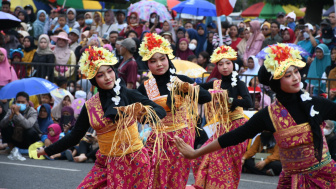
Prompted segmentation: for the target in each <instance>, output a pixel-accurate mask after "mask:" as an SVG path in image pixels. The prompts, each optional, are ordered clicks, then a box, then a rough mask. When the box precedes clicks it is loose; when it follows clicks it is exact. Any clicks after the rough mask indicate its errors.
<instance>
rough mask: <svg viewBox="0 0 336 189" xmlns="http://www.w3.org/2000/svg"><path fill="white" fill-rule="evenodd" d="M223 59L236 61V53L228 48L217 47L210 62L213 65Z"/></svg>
mask: <svg viewBox="0 0 336 189" xmlns="http://www.w3.org/2000/svg"><path fill="white" fill-rule="evenodd" d="M223 58H225V59H229V60H237V52H236V51H235V50H234V49H233V48H232V47H230V46H225V45H223V46H220V47H217V48H216V49H215V50H214V52H213V53H212V55H211V58H210V62H211V63H213V64H215V63H217V62H219V61H220V60H222V59H223Z"/></svg>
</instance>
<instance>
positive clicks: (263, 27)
mask: <svg viewBox="0 0 336 189" xmlns="http://www.w3.org/2000/svg"><path fill="white" fill-rule="evenodd" d="M261 31H262V33H263V35H264V37H265V40H266V39H267V38H269V37H270V35H271V24H270V23H269V22H267V21H265V22H264V23H263V24H262V25H261Z"/></svg>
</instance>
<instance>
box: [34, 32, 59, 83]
mask: <svg viewBox="0 0 336 189" xmlns="http://www.w3.org/2000/svg"><path fill="white" fill-rule="evenodd" d="M37 43H38V47H37V50H36V52H35V54H34V57H33V62H34V63H41V64H40V65H35V66H34V69H35V70H36V72H35V74H34V75H33V76H34V77H40V78H43V79H48V80H49V81H53V79H54V66H53V65H47V64H55V55H54V53H53V51H52V50H51V49H50V39H49V37H48V35H46V34H42V35H40V37H39V39H38V42H37Z"/></svg>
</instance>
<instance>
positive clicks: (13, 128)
mask: <svg viewBox="0 0 336 189" xmlns="http://www.w3.org/2000/svg"><path fill="white" fill-rule="evenodd" d="M0 128H1V136H2V137H3V142H5V143H8V147H9V149H7V150H6V151H5V152H6V153H10V151H11V150H12V149H13V148H14V147H18V148H23V149H28V147H29V146H30V145H31V144H33V143H35V142H36V141H39V140H40V136H39V134H40V133H41V131H40V129H39V126H38V122H37V112H36V110H35V109H34V108H33V107H30V106H29V95H28V94H27V93H25V92H19V93H17V95H16V98H15V104H12V105H11V107H10V109H9V110H8V112H7V114H6V116H5V117H4V118H3V119H2V120H1V122H0Z"/></svg>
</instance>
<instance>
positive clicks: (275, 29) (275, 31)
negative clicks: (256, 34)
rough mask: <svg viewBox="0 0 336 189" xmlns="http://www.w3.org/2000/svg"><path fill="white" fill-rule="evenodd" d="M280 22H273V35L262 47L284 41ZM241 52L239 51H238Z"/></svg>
mask: <svg viewBox="0 0 336 189" xmlns="http://www.w3.org/2000/svg"><path fill="white" fill-rule="evenodd" d="M279 31H280V24H279V22H277V21H273V22H272V23H271V35H270V37H269V38H267V39H265V40H264V42H263V45H262V49H263V48H264V47H267V46H268V45H273V44H277V43H282V38H281V37H280V36H279ZM238 54H239V52H238Z"/></svg>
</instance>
